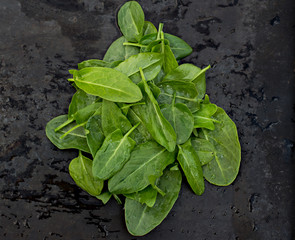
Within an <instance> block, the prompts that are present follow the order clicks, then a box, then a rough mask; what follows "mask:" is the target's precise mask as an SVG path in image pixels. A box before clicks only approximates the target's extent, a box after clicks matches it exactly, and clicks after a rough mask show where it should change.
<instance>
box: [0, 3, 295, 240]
mask: <svg viewBox="0 0 295 240" xmlns="http://www.w3.org/2000/svg"><path fill="white" fill-rule="evenodd" d="M124 2H125V1H123V0H18V1H17V0H1V1H0V159H1V162H0V239H5V240H6V239H8V240H10V239H13V240H15V239H30V240H35V239H44V240H45V239H54V240H55V239H66V240H67V239H72V240H80V239H83V240H84V239H85V240H86V239H87V240H88V239H122V240H125V239H130V240H131V239H139V238H136V237H132V236H131V235H129V234H128V232H127V230H126V228H125V225H124V217H123V207H122V206H119V205H117V203H116V202H115V201H114V200H112V201H111V202H110V203H108V204H107V205H106V206H103V205H102V204H101V202H100V201H98V200H96V199H94V198H91V197H89V196H88V195H87V194H86V193H84V192H83V191H81V190H80V189H79V188H78V187H77V186H76V185H75V184H74V182H73V180H72V179H71V178H70V176H69V174H68V164H69V162H70V160H71V159H73V158H74V157H75V156H76V155H77V152H76V151H72V150H68V151H61V150H58V149H57V148H55V147H54V146H53V145H52V144H51V143H50V142H49V141H48V140H47V139H46V137H45V132H44V128H45V125H46V122H48V121H49V120H50V119H52V118H53V117H55V116H57V115H60V114H64V113H66V112H67V107H68V104H69V101H70V98H71V96H72V94H73V93H74V89H73V88H72V87H70V85H69V83H68V82H67V80H66V79H67V77H68V76H69V75H68V72H67V70H68V69H69V68H74V67H76V64H77V63H78V62H80V61H82V60H85V59H89V58H100V59H101V58H102V57H103V54H104V53H105V51H106V49H107V47H108V46H109V44H110V43H111V42H112V41H113V40H115V39H116V38H117V37H119V36H120V33H119V31H118V29H117V27H116V18H115V16H116V12H117V10H118V8H119V6H120V5H121V4H123V3H124ZM139 2H140V4H141V5H142V7H143V9H144V11H145V13H146V18H147V19H148V20H151V21H152V22H153V23H154V24H155V25H156V26H157V25H158V23H159V22H160V21H162V22H164V24H165V27H164V30H165V31H166V32H169V33H172V34H175V35H178V36H180V37H182V38H183V39H184V40H186V41H187V42H188V43H189V44H190V45H191V46H192V47H193V49H194V53H193V54H192V55H191V56H189V57H187V58H186V59H185V61H184V62H192V63H194V64H196V65H197V66H200V67H204V66H206V65H208V64H211V65H212V66H213V68H212V69H211V70H210V71H209V74H208V94H209V95H210V98H211V101H212V102H214V103H216V104H218V105H219V106H221V107H223V108H224V109H225V110H226V111H227V112H228V113H229V115H230V116H231V117H232V118H233V120H234V121H235V122H236V124H237V127H238V131H239V136H240V140H241V145H242V164H241V169H240V173H239V175H238V178H237V179H236V181H235V182H234V183H233V184H232V185H231V186H229V187H216V186H212V185H209V184H206V190H205V193H204V194H203V195H202V196H201V197H199V196H195V195H193V193H192V192H191V191H190V190H189V188H188V186H187V184H186V182H184V184H183V187H182V190H181V192H180V196H179V199H178V200H177V202H176V204H175V206H174V208H173V209H172V211H171V213H170V214H169V216H168V217H167V218H166V219H165V220H164V222H163V223H162V224H161V225H160V226H159V227H157V228H156V229H155V230H154V231H153V232H151V233H150V234H149V235H147V236H145V237H142V238H140V239H153V240H160V239H169V240H178V239H189V240H190V239H200V240H205V239H207V240H213V239H218V240H227V239H228V240H243V239H254V240H255V239H265V240H278V239H284V240H285V239H287V240H290V239H295V237H294V233H295V232H294V214H295V211H294V205H295V201H294V186H295V185H294V180H295V179H294V176H295V174H294V170H295V169H294V158H293V156H292V154H293V149H294V148H293V146H294V119H295V118H294V105H293V104H294V97H293V94H294V90H295V89H294V40H295V39H294V32H295V29H294V28H295V22H294V15H295V11H294V6H295V2H294V0H273V1H267V0H260V1H258V0H232V1H230V0H218V1H217V0H208V1H201V0H191V1H189V0H153V1H143V0H142V1H139ZM292 234H293V235H292Z"/></svg>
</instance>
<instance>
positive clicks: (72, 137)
mask: <svg viewBox="0 0 295 240" xmlns="http://www.w3.org/2000/svg"><path fill="white" fill-rule="evenodd" d="M67 120H68V117H67V115H61V116H58V117H56V118H53V119H52V120H51V121H49V122H48V123H47V125H46V129H45V130H46V136H47V137H48V139H49V140H50V141H51V142H52V143H53V144H54V145H55V146H56V147H58V148H59V149H70V148H75V149H79V150H82V151H84V152H88V153H90V150H89V147H88V145H87V141H86V135H85V130H84V128H83V127H79V128H76V129H75V130H74V131H72V132H70V133H69V134H68V135H67V136H65V137H64V138H62V139H60V137H61V136H62V135H63V134H65V133H66V132H67V131H69V130H70V129H72V128H73V127H75V126H76V124H75V123H73V122H72V123H70V124H68V125H67V126H65V127H64V128H62V129H61V130H59V131H57V132H55V131H54V129H56V128H57V127H58V126H60V125H61V124H62V123H64V122H66V121H67Z"/></svg>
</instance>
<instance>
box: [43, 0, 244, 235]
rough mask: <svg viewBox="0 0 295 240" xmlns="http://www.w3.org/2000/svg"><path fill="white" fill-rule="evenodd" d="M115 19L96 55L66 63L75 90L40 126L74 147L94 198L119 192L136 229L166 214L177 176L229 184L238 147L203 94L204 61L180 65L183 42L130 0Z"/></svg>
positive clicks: (200, 185) (225, 120) (78, 170)
mask: <svg viewBox="0 0 295 240" xmlns="http://www.w3.org/2000/svg"><path fill="white" fill-rule="evenodd" d="M118 25H119V27H120V30H121V32H122V33H123V36H122V37H120V38H118V39H117V40H116V41H114V42H113V43H112V44H111V46H110V47H109V49H108V50H107V52H106V54H105V56H104V58H103V60H97V59H92V60H87V61H84V62H82V63H79V64H78V70H70V73H71V74H72V75H73V77H72V78H71V79H69V81H71V82H73V86H74V87H75V88H76V90H77V91H76V93H75V94H74V95H73V97H72V101H71V103H70V106H69V110H68V114H67V115H61V116H58V117H56V118H54V119H52V120H51V121H50V122H48V124H47V126H46V134H47V137H48V138H49V139H50V141H51V142H52V143H53V144H54V145H55V146H57V147H58V148H60V149H69V148H75V149H78V150H79V155H78V157H77V158H75V159H73V160H72V161H71V163H70V165H69V172H70V175H71V176H72V178H73V179H74V181H75V182H76V184H77V185H78V186H79V187H81V188H82V189H83V190H85V191H87V192H88V193H89V194H90V195H92V196H94V197H96V198H98V199H100V200H102V201H103V203H106V202H108V200H109V199H110V198H111V197H112V196H114V197H115V199H116V200H117V201H118V202H121V200H122V198H123V197H125V198H126V199H125V207H124V208H125V219H126V224H127V228H128V231H129V232H130V233H131V234H132V235H136V236H141V235H144V234H146V233H148V232H150V231H151V230H152V229H153V228H155V227H156V226H157V225H159V224H160V223H161V222H162V221H163V220H164V218H165V217H166V216H167V215H168V213H169V211H170V210H171V208H172V206H173V205H174V203H175V201H176V199H177V198H178V194H179V191H180V187H181V181H182V177H183V176H184V177H185V178H186V180H187V182H188V184H189V185H190V187H191V189H192V191H193V192H194V193H195V194H197V195H201V194H202V193H203V192H204V179H206V180H207V181H208V182H210V183H212V184H215V185H218V186H226V185H229V184H231V183H232V182H233V181H234V179H235V178H236V176H237V174H238V170H239V165H240V158H241V157H240V156H241V149H240V144H239V140H238V134H237V129H236V126H235V124H234V122H233V121H232V120H231V119H230V118H229V117H228V115H227V114H226V113H225V111H224V110H223V109H221V108H220V107H217V106H216V105H215V104H213V103H211V102H210V101H209V97H208V96H207V95H206V94H205V91H206V81H205V72H206V71H207V70H208V69H209V68H210V66H208V67H206V68H204V69H200V68H198V67H196V66H194V65H192V64H181V65H179V60H180V59H182V58H184V57H186V56H188V55H189V54H190V53H191V52H192V49H191V47H190V46H189V45H188V44H187V43H186V42H184V41H183V40H182V39H180V38H178V37H176V36H173V35H171V34H168V33H164V32H163V24H160V25H159V28H158V30H157V29H156V28H155V27H154V25H153V24H152V23H151V22H148V21H145V19H144V13H143V10H142V8H141V7H140V5H139V4H138V3H137V2H135V1H130V2H127V3H125V4H124V5H123V6H122V7H121V9H120V10H119V12H118ZM82 152H83V153H82ZM91 158H92V159H93V160H92V159H91Z"/></svg>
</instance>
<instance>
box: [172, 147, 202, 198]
mask: <svg viewBox="0 0 295 240" xmlns="http://www.w3.org/2000/svg"><path fill="white" fill-rule="evenodd" d="M178 148H179V152H178V156H177V160H178V162H179V163H180V166H181V168H182V170H183V172H184V174H185V176H186V179H187V181H188V183H189V185H190V186H191V188H192V190H193V191H194V193H195V194H197V195H202V194H203V192H204V189H205V185H204V178H203V171H202V166H201V162H200V160H199V157H198V155H197V154H196V152H195V150H194V148H193V147H192V145H191V142H190V141H187V142H186V143H185V144H183V145H178Z"/></svg>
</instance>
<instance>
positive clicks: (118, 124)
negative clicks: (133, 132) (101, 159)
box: [102, 100, 132, 136]
mask: <svg viewBox="0 0 295 240" xmlns="http://www.w3.org/2000/svg"><path fill="white" fill-rule="evenodd" d="M130 128H132V125H131V123H130V122H129V120H128V119H127V118H126V116H125V115H124V114H123V113H122V111H121V109H120V108H119V107H118V106H117V105H116V104H115V103H114V102H110V101H107V100H103V102H102V129H103V132H104V135H105V136H107V135H109V134H111V133H112V132H114V131H115V130H117V129H120V130H121V132H122V133H123V134H125V133H127V132H128V131H129V129H130Z"/></svg>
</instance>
